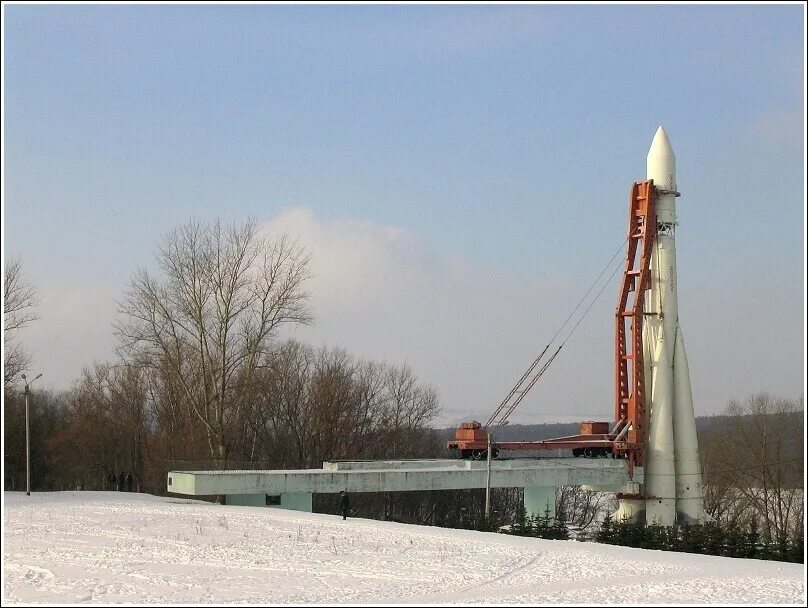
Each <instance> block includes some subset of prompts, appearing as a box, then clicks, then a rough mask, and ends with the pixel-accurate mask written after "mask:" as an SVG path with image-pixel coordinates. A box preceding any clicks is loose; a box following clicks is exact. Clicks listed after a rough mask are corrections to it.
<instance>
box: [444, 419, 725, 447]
mask: <svg viewBox="0 0 808 608" xmlns="http://www.w3.org/2000/svg"><path fill="white" fill-rule="evenodd" d="M729 421H730V418H729V416H697V417H696V431H697V432H698V434H699V435H702V434H704V433H707V432H709V431H711V430H713V429H714V428H715V427H716V426H719V425H727V424H729ZM579 426H580V425H579V424H577V423H574V422H556V423H545V424H509V425H507V426H504V427H502V428H500V429H498V430H497V431H496V438H497V440H498V441H539V440H541V439H551V438H553V437H564V436H566V435H577V434H578V429H579ZM435 430H436V431H437V433H438V435H439V437H440V439H441V440H442V441H443V440H445V441H448V440H449V439H451V438H452V437H454V434H455V428H454V427H450V428H438V429H435Z"/></svg>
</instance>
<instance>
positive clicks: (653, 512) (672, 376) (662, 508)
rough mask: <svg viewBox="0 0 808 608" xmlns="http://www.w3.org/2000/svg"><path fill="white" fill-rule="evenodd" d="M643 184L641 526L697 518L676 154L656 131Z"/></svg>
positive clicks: (699, 496)
mask: <svg viewBox="0 0 808 608" xmlns="http://www.w3.org/2000/svg"><path fill="white" fill-rule="evenodd" d="M647 179H649V180H653V182H654V187H655V188H656V215H657V236H656V238H655V240H654V243H653V248H652V257H651V265H650V270H651V277H650V288H649V289H648V291H647V292H646V294H645V298H646V300H645V312H646V317H645V322H644V324H643V336H642V337H643V355H644V356H643V358H644V370H643V371H644V374H645V382H646V390H647V395H648V396H649V399H648V405H649V407H648V409H649V424H648V439H647V447H646V460H645V471H644V472H645V480H644V489H643V493H644V495H645V497H646V498H645V520H646V523H648V524H651V523H654V522H655V523H658V524H660V525H663V526H671V525H673V524H674V523H680V524H697V523H702V522H704V520H705V513H704V498H703V494H704V493H703V487H702V479H701V465H700V461H699V446H698V439H697V436H696V418H695V415H694V412H693V394H692V390H691V386H690V371H689V369H688V364H687V354H686V353H685V342H684V337H683V335H682V329H681V327H680V325H679V305H678V299H677V275H676V225H677V223H678V222H677V217H676V197H678V196H679V192H678V191H677V188H676V156H675V155H674V153H673V148H672V147H671V143H670V140H669V139H668V135H667V133H665V129H663V128H662V127H659V129H658V130H657V132H656V134H655V135H654V140H653V142H652V143H651V149H650V150H649V151H648V159H647Z"/></svg>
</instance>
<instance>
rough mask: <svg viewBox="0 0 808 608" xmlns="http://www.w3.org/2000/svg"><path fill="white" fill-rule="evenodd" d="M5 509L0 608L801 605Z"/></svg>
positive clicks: (303, 523)
mask: <svg viewBox="0 0 808 608" xmlns="http://www.w3.org/2000/svg"><path fill="white" fill-rule="evenodd" d="M4 499H5V505H4V541H5V542H4V545H3V573H4V579H5V580H4V585H3V599H4V603H5V601H9V600H10V601H12V602H70V603H73V602H99V603H110V602H137V603H152V602H153V603H180V602H181V603H207V602H218V603H222V602H248V603H256V604H264V603H275V604H277V603H352V602H365V603H494V602H496V603H503V604H512V603H551V602H552V603H594V604H601V603H612V604H617V603H620V604H625V603H632V604H644V603H659V604H663V603H664V604H667V603H672V602H680V603H706V602H715V603H800V604H804V602H805V583H804V569H803V566H802V565H800V564H781V563H776V562H763V561H756V560H741V559H730V558H721V557H712V556H701V555H691V554H683V553H664V552H660V551H647V550H642V549H630V548H624V547H611V546H604V545H597V544H594V543H578V542H574V541H549V540H540V539H528V538H517V537H510V536H504V535H499V534H486V533H479V532H470V531H464V530H446V529H441V528H430V527H421V526H409V525H404V524H395V523H390V522H377V521H370V520H360V519H349V520H347V521H342V519H341V518H338V517H335V516H331V515H321V514H312V513H298V512H293V511H282V510H275V509H265V508H255V507H224V506H218V505H211V504H208V503H201V502H197V501H191V500H182V499H174V498H157V497H153V496H148V495H143V494H125V493H115V492H55V493H41V494H34V495H32V496H31V497H26V496H25V495H24V494H22V493H14V492H6V493H5V494H4Z"/></svg>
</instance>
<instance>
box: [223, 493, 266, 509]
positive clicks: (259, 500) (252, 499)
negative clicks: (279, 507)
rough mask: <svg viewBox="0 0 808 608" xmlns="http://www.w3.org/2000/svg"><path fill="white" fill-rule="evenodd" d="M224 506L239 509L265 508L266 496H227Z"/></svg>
mask: <svg viewBox="0 0 808 608" xmlns="http://www.w3.org/2000/svg"><path fill="white" fill-rule="evenodd" d="M224 504H226V505H234V506H237V507H265V506H266V504H267V503H266V494H227V495H226V496H225V497H224Z"/></svg>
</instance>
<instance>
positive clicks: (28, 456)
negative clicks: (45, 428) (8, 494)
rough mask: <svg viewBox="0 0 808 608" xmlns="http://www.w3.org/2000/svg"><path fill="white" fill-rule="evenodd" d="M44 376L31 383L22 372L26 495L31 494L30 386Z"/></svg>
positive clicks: (40, 375) (39, 376)
mask: <svg viewBox="0 0 808 608" xmlns="http://www.w3.org/2000/svg"><path fill="white" fill-rule="evenodd" d="M41 377H42V374H39V375H38V376H37V377H36V378H34V379H33V380H31V382H30V383H29V382H28V380H26V379H25V374H22V380H23V382H25V495H26V496H30V495H31V423H30V420H31V417H30V416H29V414H28V393H30V392H31V391H30V386H31V384H33V383H34V382H36V381H37V380H39V379H40V378H41Z"/></svg>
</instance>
